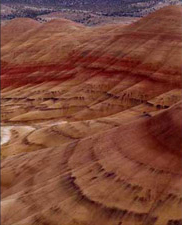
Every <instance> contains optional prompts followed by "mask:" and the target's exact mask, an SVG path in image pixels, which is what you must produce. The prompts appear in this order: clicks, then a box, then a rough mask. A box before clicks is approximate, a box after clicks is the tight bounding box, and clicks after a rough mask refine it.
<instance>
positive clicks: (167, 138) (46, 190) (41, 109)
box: [1, 6, 182, 225]
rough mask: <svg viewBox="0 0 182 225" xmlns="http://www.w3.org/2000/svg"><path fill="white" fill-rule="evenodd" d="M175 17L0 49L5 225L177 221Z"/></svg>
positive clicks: (178, 63)
mask: <svg viewBox="0 0 182 225" xmlns="http://www.w3.org/2000/svg"><path fill="white" fill-rule="evenodd" d="M181 15H182V8H181V7H177V6H170V7H166V8H163V9H160V10H159V11H156V12H155V13H152V14H151V15H149V16H147V17H145V18H142V19H141V20H139V21H137V22H136V23H134V24H131V25H128V26H123V25H118V24H117V25H116V24H114V25H106V26H99V27H95V28H93V27H92V28H88V27H84V26H82V25H78V24H76V23H73V22H71V21H68V20H54V21H51V22H48V23H45V24H41V25H39V27H35V28H33V29H31V30H27V31H26V32H23V33H21V32H20V35H19V36H18V37H14V36H13V37H12V40H10V41H9V42H8V43H6V44H4V45H3V46H2V50H1V51H2V56H1V60H2V71H1V73H2V76H1V81H2V91H1V121H2V125H3V126H2V133H4V137H5V138H3V144H2V151H1V157H2V171H1V183H2V189H1V190H2V210H1V213H2V217H1V222H2V224H4V225H25V224H30V225H31V224H32V225H33V224H37V225H41V224H42V225H43V224H50V225H54V224H60V225H62V224H63V225H78V224H79V225H111V224H113V225H121V224H122V225H133V224H136V225H174V224H178V225H181V224H182V215H181V211H182V193H181V185H182V182H181V180H182V166H181V160H182V152H181V150H182V142H181V134H182V119H181V112H182V106H181V100H182V99H181V94H182V92H181V75H182V74H181V71H182V70H181V69H182V68H181V67H182V55H181V52H182V48H181V46H182V45H181V43H182V29H181V27H182V24H181V23H182V22H181ZM12 22H13V21H12ZM15 22H17V23H18V21H17V20H16V21H15ZM17 26H18V25H17ZM4 27H5V29H7V30H8V32H9V33H11V29H12V27H11V26H9V25H8V24H7V25H4ZM15 209H16V210H15Z"/></svg>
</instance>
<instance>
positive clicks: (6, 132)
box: [1, 126, 35, 145]
mask: <svg viewBox="0 0 182 225" xmlns="http://www.w3.org/2000/svg"><path fill="white" fill-rule="evenodd" d="M12 129H21V130H24V131H27V132H31V131H33V130H35V128H34V127H31V126H1V145H3V144H6V143H8V141H9V140H10V138H11V130H12Z"/></svg>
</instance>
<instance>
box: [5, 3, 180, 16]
mask: <svg viewBox="0 0 182 225" xmlns="http://www.w3.org/2000/svg"><path fill="white" fill-rule="evenodd" d="M1 2H2V3H9V4H16V3H18V4H28V5H40V6H54V7H55V6H56V8H57V9H59V7H60V8H69V9H80V10H87V11H94V12H101V13H104V14H106V15H109V16H110V15H112V16H142V15H144V14H147V13H148V12H151V11H154V10H155V9H158V8H160V7H162V6H165V5H169V4H180V3H181V0H2V1H1Z"/></svg>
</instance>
